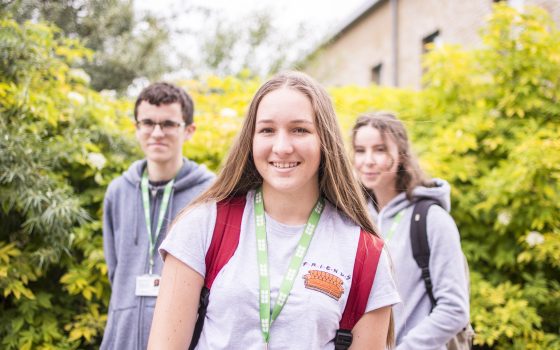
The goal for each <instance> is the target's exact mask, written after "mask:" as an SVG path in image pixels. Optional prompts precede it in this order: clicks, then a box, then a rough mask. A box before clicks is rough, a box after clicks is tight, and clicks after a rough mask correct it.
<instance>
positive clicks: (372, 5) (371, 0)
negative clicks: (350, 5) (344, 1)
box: [322, 0, 387, 46]
mask: <svg viewBox="0 0 560 350" xmlns="http://www.w3.org/2000/svg"><path fill="white" fill-rule="evenodd" d="M386 1H387V0H368V1H365V2H364V3H362V5H361V6H360V7H359V8H357V9H356V10H355V11H354V12H352V14H350V16H348V18H347V20H346V21H344V22H343V24H342V25H341V26H340V27H339V28H340V29H338V30H336V31H335V34H333V35H331V37H330V38H329V39H328V40H326V41H325V44H328V43H329V42H331V41H333V40H336V39H338V38H339V37H340V36H341V35H343V34H344V33H346V32H347V31H349V30H350V29H351V28H352V27H354V26H355V25H356V24H358V22H360V21H361V20H362V19H363V18H364V17H366V16H368V15H369V14H370V13H371V12H373V11H375V10H376V9H377V8H378V7H379V6H381V5H382V4H383V3H385V2H386ZM322 46H323V45H322Z"/></svg>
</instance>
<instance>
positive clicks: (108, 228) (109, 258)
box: [103, 190, 117, 285]
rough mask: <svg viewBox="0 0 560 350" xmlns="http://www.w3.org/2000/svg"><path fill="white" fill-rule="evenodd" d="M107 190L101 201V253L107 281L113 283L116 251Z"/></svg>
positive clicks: (110, 205) (111, 212)
mask: <svg viewBox="0 0 560 350" xmlns="http://www.w3.org/2000/svg"><path fill="white" fill-rule="evenodd" d="M110 197H111V195H110V193H109V190H107V193H106V194H105V199H104V201H103V253H104V255H105V262H106V263H107V274H108V276H109V282H110V283H111V285H112V284H113V277H114V275H115V269H116V268H117V252H116V249H115V237H114V230H113V217H112V215H113V211H112V204H111V199H110Z"/></svg>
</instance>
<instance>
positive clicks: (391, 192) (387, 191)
mask: <svg viewBox="0 0 560 350" xmlns="http://www.w3.org/2000/svg"><path fill="white" fill-rule="evenodd" d="M374 193H375V198H376V199H377V205H378V206H379V211H381V209H383V208H384V207H385V206H386V205H387V203H389V202H390V201H391V199H393V198H395V197H396V196H397V195H398V194H399V193H398V192H397V191H396V190H395V189H393V188H391V187H389V188H384V189H382V190H376V191H374Z"/></svg>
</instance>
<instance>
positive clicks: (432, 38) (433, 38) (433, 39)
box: [422, 30, 442, 54]
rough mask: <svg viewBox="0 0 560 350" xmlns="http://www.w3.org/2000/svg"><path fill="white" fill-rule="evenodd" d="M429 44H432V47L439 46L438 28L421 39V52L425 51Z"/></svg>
mask: <svg viewBox="0 0 560 350" xmlns="http://www.w3.org/2000/svg"><path fill="white" fill-rule="evenodd" d="M430 44H433V46H434V47H439V46H440V45H441V44H442V42H441V36H440V33H439V30H436V31H435V32H433V33H432V34H430V35H428V36H426V37H424V39H422V53H423V54H424V53H427V52H428V51H429V50H430Z"/></svg>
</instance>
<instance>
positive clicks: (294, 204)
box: [263, 184, 319, 225]
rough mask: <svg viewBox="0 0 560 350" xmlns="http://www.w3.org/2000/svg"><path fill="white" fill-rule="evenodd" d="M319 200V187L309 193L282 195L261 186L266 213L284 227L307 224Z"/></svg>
mask: <svg viewBox="0 0 560 350" xmlns="http://www.w3.org/2000/svg"><path fill="white" fill-rule="evenodd" d="M318 199H319V187H318V186H317V187H316V188H314V189H313V190H312V191H310V193H297V192H296V193H283V192H279V191H275V190H273V189H271V188H269V187H268V186H266V184H264V185H263V201H264V208H265V211H266V213H267V214H268V215H269V216H270V217H271V218H273V219H274V220H276V221H278V222H281V223H283V224H286V225H303V224H306V223H307V220H308V219H309V215H310V214H311V211H312V210H313V208H314V207H315V204H316V203H317V200H318Z"/></svg>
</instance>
